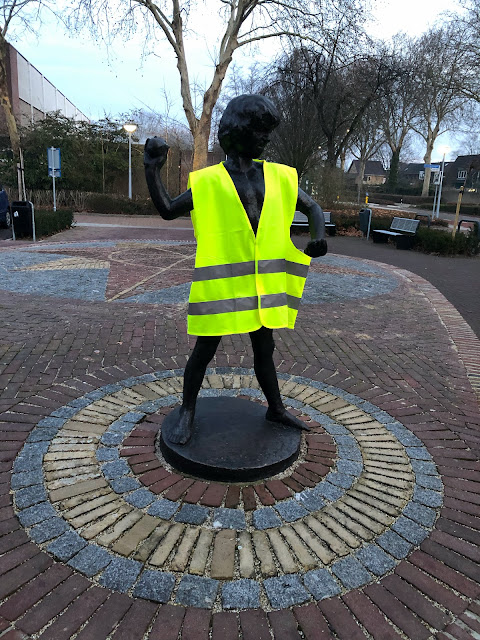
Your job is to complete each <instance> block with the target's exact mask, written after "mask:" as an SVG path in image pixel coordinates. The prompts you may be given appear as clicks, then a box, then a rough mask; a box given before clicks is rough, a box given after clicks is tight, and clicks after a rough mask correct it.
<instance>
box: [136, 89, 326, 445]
mask: <svg viewBox="0 0 480 640" xmlns="http://www.w3.org/2000/svg"><path fill="white" fill-rule="evenodd" d="M278 123H279V116H278V113H277V110H276V108H275V106H274V105H273V103H272V102H271V101H270V100H268V99H267V98H265V97H264V96H260V95H244V96H239V97H237V98H234V99H233V100H232V101H231V102H230V103H229V104H228V105H227V107H226V109H225V112H224V114H223V116H222V119H221V122H220V127H219V133H218V137H219V141H220V145H221V147H222V149H223V150H224V152H225V154H226V156H227V160H226V161H225V163H224V165H223V166H224V168H225V169H226V171H227V172H228V175H229V176H230V178H231V181H232V182H233V185H234V188H235V190H236V193H237V194H238V197H239V198H240V201H241V204H242V205H243V208H244V210H245V212H246V214H247V216H248V220H249V222H250V225H251V230H252V231H253V234H254V235H255V242H256V237H257V232H258V229H259V224H260V221H261V212H262V207H263V205H264V201H265V178H264V164H263V162H261V161H257V160H255V159H256V158H258V157H259V156H260V155H261V154H262V152H263V150H264V148H265V146H266V145H267V143H268V142H269V137H270V134H271V133H272V131H273V130H274V129H275V127H276V126H277V125H278ZM168 148H169V147H168V145H167V143H166V142H165V141H164V140H163V139H161V138H157V137H154V138H150V139H149V140H147V142H146V144H145V155H144V162H145V174H146V180H147V184H148V188H149V191H150V195H151V198H152V200H153V203H154V205H155V207H156V208H157V210H158V211H159V213H160V215H161V216H162V218H164V219H165V220H173V219H175V218H177V217H179V216H182V215H185V214H188V213H189V212H190V211H192V210H193V209H194V197H193V195H192V189H190V188H189V189H188V190H187V191H185V192H184V193H182V194H181V195H179V196H178V197H177V198H174V199H173V200H172V199H171V198H170V197H169V195H168V193H167V191H166V189H165V187H164V185H163V184H162V181H161V178H160V169H161V168H162V166H163V165H164V163H165V161H166V158H167V153H168ZM272 166H274V165H272ZM275 166H280V167H281V166H282V165H275ZM265 167H266V165H265ZM203 171H204V170H203ZM222 171H223V169H222ZM290 171H292V170H291V169H290ZM192 175H193V174H192ZM225 179H226V180H228V176H227V175H226V174H225ZM296 184H298V183H296ZM295 188H296V187H295ZM269 197H270V198H271V196H269ZM293 208H294V209H295V208H296V209H298V210H299V211H301V212H302V213H304V214H305V215H306V216H307V217H308V220H309V227H310V235H311V240H310V242H309V243H308V245H307V247H306V249H305V254H306V255H307V256H310V257H319V256H323V255H325V254H326V253H327V243H326V240H325V222H324V216H323V211H322V209H321V207H320V206H319V205H318V204H317V203H316V202H315V201H314V200H312V198H310V196H308V195H307V194H306V193H305V192H304V191H302V189H298V196H297V202H296V207H293ZM243 215H244V214H243ZM228 216H229V211H228V210H225V225H227V226H228V224H229V218H228ZM291 217H293V211H292V212H291ZM207 223H208V220H207ZM279 224H280V222H279ZM264 242H265V241H264ZM302 255H303V254H302ZM263 262H265V263H267V262H278V260H277V261H271V260H270V261H263ZM284 262H285V261H284ZM242 264H247V263H240V265H242ZM228 266H231V265H228ZM307 268H308V267H307ZM234 275H235V274H234ZM305 276H306V274H305ZM276 295H277V296H278V295H279V294H276ZM283 295H284V294H283ZM300 296H301V293H300ZM260 297H261V296H259V298H260ZM270 297H272V298H273V297H275V296H270ZM290 298H292V296H289V299H290ZM227 302H228V301H227ZM298 302H299V300H298ZM196 304H197V305H198V303H196ZM258 304H259V306H260V302H259V303H258ZM194 305H195V303H194ZM194 305H193V306H194ZM190 306H192V303H191V305H190ZM296 308H297V309H298V306H297V307H296ZM189 313H190V311H189ZM192 313H193V312H192ZM282 326H287V325H282ZM235 332H236V331H230V332H229V333H235ZM242 332H243V331H242ZM249 333H250V339H251V342H252V347H253V355H254V369H255V374H256V376H257V380H258V382H259V385H260V387H261V389H262V391H263V393H264V394H265V397H266V399H267V402H268V409H267V412H266V419H267V420H269V421H274V422H279V423H281V424H284V425H288V426H291V427H295V428H297V429H305V430H308V428H307V427H306V425H305V424H304V423H303V422H302V421H301V420H299V419H298V418H296V417H295V416H293V415H292V414H290V413H289V412H288V411H287V410H286V409H285V407H284V405H283V402H282V399H281V396H280V391H279V387H278V381H277V374H276V371H275V365H274V363H273V352H274V348H275V343H274V340H273V329H272V328H269V327H267V326H260V328H258V329H256V330H254V331H249ZM194 335H198V337H197V342H196V345H195V347H194V349H193V352H192V354H191V356H190V358H189V360H188V362H187V365H186V367H185V374H184V388H183V403H182V407H181V410H180V416H179V421H178V423H177V425H176V426H175V428H174V429H173V431H171V432H170V433H169V434H168V439H169V440H170V441H171V442H174V443H182V444H183V443H185V442H187V441H188V440H189V438H190V437H191V435H192V433H193V428H194V416H195V405H196V400H197V396H198V393H199V391H200V387H201V385H202V381H203V378H204V376H205V371H206V368H207V366H208V363H209V362H210V361H211V360H212V358H213V356H214V355H215V352H216V349H217V347H218V344H219V342H220V339H221V335H199V334H198V333H197V334H195V333H194ZM223 335H225V333H223Z"/></svg>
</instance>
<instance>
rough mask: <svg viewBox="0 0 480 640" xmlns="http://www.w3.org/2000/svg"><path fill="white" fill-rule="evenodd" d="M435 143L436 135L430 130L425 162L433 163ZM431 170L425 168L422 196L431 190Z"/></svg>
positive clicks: (425, 195)
mask: <svg viewBox="0 0 480 640" xmlns="http://www.w3.org/2000/svg"><path fill="white" fill-rule="evenodd" d="M434 144H435V137H434V136H433V135H432V133H431V132H430V131H429V132H428V136H427V150H426V152H425V155H424V157H423V160H424V162H425V164H431V162H432V153H433V145H434ZM431 173H432V172H431V170H430V169H425V176H424V178H423V187H422V197H424V198H425V197H427V196H428V193H429V190H430V176H431Z"/></svg>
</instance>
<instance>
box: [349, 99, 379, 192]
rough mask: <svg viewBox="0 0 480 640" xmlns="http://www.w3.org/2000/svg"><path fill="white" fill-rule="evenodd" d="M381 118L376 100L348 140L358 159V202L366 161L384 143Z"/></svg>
mask: <svg viewBox="0 0 480 640" xmlns="http://www.w3.org/2000/svg"><path fill="white" fill-rule="evenodd" d="M381 120H382V118H381V108H380V105H379V104H378V102H376V103H374V104H373V105H371V106H370V107H369V108H368V109H367V111H366V112H365V115H364V117H363V118H362V121H361V123H360V124H359V126H358V128H357V130H356V131H355V132H354V133H353V135H352V138H351V140H350V145H349V150H350V152H351V153H352V155H353V156H354V157H355V158H356V159H357V160H358V161H359V170H358V176H357V178H356V182H357V194H358V202H360V194H361V190H362V185H363V178H364V176H365V167H366V165H367V162H368V161H369V160H372V159H374V158H375V157H376V156H377V154H378V153H379V152H380V149H381V148H382V146H383V145H384V144H385V137H384V133H383V131H382V127H381Z"/></svg>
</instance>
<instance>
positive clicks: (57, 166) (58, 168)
mask: <svg viewBox="0 0 480 640" xmlns="http://www.w3.org/2000/svg"><path fill="white" fill-rule="evenodd" d="M47 157H48V175H49V176H50V177H51V178H52V179H53V185H52V186H53V210H54V211H56V210H57V196H56V192H55V178H61V177H62V164H61V158H60V149H57V148H55V147H49V148H48V149H47Z"/></svg>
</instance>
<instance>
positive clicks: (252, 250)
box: [188, 162, 310, 335]
mask: <svg viewBox="0 0 480 640" xmlns="http://www.w3.org/2000/svg"><path fill="white" fill-rule="evenodd" d="M263 170H264V179H265V198H264V202H263V207H262V212H261V215H260V220H259V224H258V229H257V234H256V235H255V234H254V232H253V229H252V226H251V224H250V221H249V219H248V216H247V214H246V211H245V209H244V207H243V205H242V202H241V200H240V198H239V196H238V193H237V191H236V189H235V186H234V184H233V181H232V179H231V177H230V175H229V173H228V171H227V170H226V169H225V167H224V166H223V163H221V164H219V165H215V166H213V167H207V168H206V169H202V170H200V171H195V172H193V173H191V174H190V179H189V186H190V188H191V190H192V197H193V204H194V210H193V211H192V222H193V226H194V230H195V236H196V238H197V254H196V260H195V272H194V277H193V282H192V286H191V289H190V300H189V309H188V333H190V334H192V335H226V334H232V333H246V332H249V331H255V330H257V329H259V328H260V327H261V326H266V327H270V328H280V327H289V328H292V329H293V327H294V325H295V319H296V315H297V311H298V308H299V305H300V300H301V297H302V292H303V287H304V285H305V278H306V276H307V272H308V265H309V264H310V258H309V256H307V255H305V254H304V253H303V252H302V251H299V250H298V249H297V248H296V247H295V245H294V244H293V243H292V241H291V239H290V225H291V222H292V219H293V215H294V212H295V204H296V201H297V197H298V181H297V174H296V171H295V169H292V168H290V167H286V166H284V165H278V164H273V163H267V162H264V163H263Z"/></svg>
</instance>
